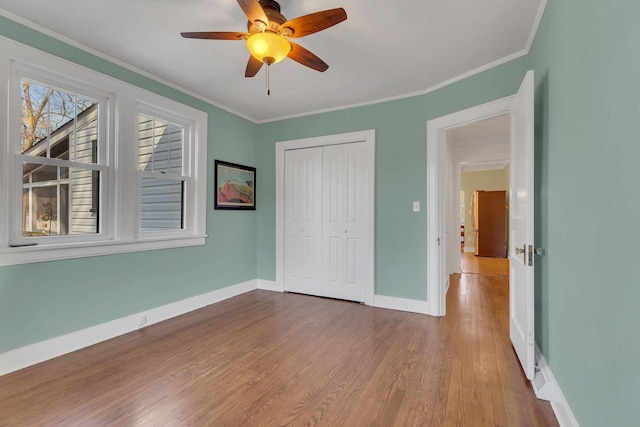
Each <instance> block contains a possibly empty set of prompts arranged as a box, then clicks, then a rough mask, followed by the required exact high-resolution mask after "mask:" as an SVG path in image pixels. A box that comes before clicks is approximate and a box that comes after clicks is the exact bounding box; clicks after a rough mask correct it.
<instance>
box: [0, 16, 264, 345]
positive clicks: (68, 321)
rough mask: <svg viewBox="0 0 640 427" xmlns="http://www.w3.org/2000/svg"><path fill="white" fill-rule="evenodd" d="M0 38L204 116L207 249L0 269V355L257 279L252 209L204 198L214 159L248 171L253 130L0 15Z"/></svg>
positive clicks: (250, 125) (214, 109)
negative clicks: (223, 207)
mask: <svg viewBox="0 0 640 427" xmlns="http://www.w3.org/2000/svg"><path fill="white" fill-rule="evenodd" d="M0 35H2V36H5V37H7V38H10V39H15V40H18V41H22V42H24V43H25V44H28V45H30V46H32V47H36V48H39V49H42V50H44V51H46V52H49V53H52V54H54V55H56V56H59V57H62V58H64V59H67V60H69V61H72V62H75V63H78V64H81V65H84V66H86V67H88V68H91V69H94V70H97V71H100V72H102V73H104V74H107V75H109V76H112V77H116V78H118V79H120V80H123V81H125V82H127V83H130V84H133V85H136V86H139V87H141V88H143V89H147V90H149V91H151V92H155V93H158V94H160V95H163V96H165V97H167V98H171V99H174V100H176V101H179V102H182V103H184V104H186V105H189V106H192V107H194V108H197V109H200V110H203V111H205V112H207V113H208V114H209V121H208V156H207V157H208V158H207V163H208V165H209V173H208V175H207V183H208V189H209V191H208V193H209V194H208V200H207V233H208V235H209V237H208V238H207V243H206V245H204V246H198V247H190V248H180V249H167V250H158V251H149V252H138V253H130V254H124V255H110V256H100V257H94V258H84V259H76V260H68V261H52V262H45V263H37V264H24V265H18V266H10V267H0V353H3V352H6V351H9V350H12V349H15V348H19V347H22V346H25V345H28V344H32V343H35V342H38V341H42V340H45V339H49V338H53V337H56V336H59V335H62V334H65V333H69V332H73V331H76V330H79V329H83V328H86V327H89V326H93V325H96V324H99V323H103V322H107V321H110V320H114V319H117V318H120V317H123V316H126V315H129V314H133V313H137V312H140V311H143V310H147V309H150V308H153V307H157V306H160V305H164V304H168V303H171V302H174V301H178V300H181V299H185V298H188V297H192V296H195V295H200V294H203V293H206V292H210V291H213V290H216V289H220V288H223V287H226V286H229V285H234V284H237V283H242V282H245V281H247V280H252V279H255V278H256V275H257V272H256V233H257V232H256V212H252V211H242V212H240V211H226V212H225V211H214V210H213V199H212V197H211V194H210V193H211V189H212V188H213V175H212V173H211V168H212V165H213V160H214V159H223V160H227V161H231V162H234V163H241V164H247V165H255V163H256V150H255V141H256V138H257V133H256V132H257V125H255V124H253V123H251V122H249V121H247V120H244V119H242V118H239V117H237V116H235V115H232V114H229V113H227V112H225V111H223V110H221V109H219V108H217V107H214V106H212V105H210V104H207V103H206V102H203V101H201V100H198V99H196V98H193V97H191V96H189V95H187V94H184V93H182V92H180V91H177V90H175V89H172V88H170V87H167V86H165V85H163V84H160V83H158V82H155V81H153V80H151V79H149V78H147V77H144V76H141V75H139V74H136V73H133V72H131V71H129V70H126V69H124V68H122V67H120V66H117V65H114V64H112V63H109V62H108V61H105V60H103V59H100V58H97V57H95V56H93V55H90V54H88V53H86V52H83V51H81V50H78V49H76V48H73V47H70V46H68V45H66V44H64V43H61V42H59V41H56V40H53V39H51V38H50V37H47V36H44V35H42V34H40V33H37V32H35V31H33V30H30V29H28V28H26V27H24V26H22V25H20V24H16V23H15V22H12V21H10V20H7V19H5V18H2V17H0ZM230 142H232V143H230ZM259 173H260V171H259V170H258V174H259ZM258 176H259V175H258ZM3 208H4V207H3Z"/></svg>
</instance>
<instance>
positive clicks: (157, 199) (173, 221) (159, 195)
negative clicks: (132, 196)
mask: <svg viewBox="0 0 640 427" xmlns="http://www.w3.org/2000/svg"><path fill="white" fill-rule="evenodd" d="M140 194H141V200H140V230H141V231H155V230H180V229H182V228H183V225H184V224H183V200H184V183H183V181H176V180H173V179H163V178H154V177H141V179H140Z"/></svg>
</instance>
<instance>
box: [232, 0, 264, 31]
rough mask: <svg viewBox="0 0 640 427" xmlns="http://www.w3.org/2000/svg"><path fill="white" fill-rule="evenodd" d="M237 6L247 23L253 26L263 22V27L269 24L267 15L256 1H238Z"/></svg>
mask: <svg viewBox="0 0 640 427" xmlns="http://www.w3.org/2000/svg"><path fill="white" fill-rule="evenodd" d="M238 4H239V5H240V7H241V8H242V11H243V12H244V14H245V15H247V18H249V21H251V22H253V23H254V24H255V22H256V21H261V22H264V24H265V25H267V24H268V23H269V18H267V14H266V13H265V12H264V9H263V8H262V6H261V5H260V3H258V0H238Z"/></svg>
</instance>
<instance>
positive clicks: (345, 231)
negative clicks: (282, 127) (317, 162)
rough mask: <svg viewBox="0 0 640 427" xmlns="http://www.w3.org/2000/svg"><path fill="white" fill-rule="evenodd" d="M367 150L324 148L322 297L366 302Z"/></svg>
mask: <svg viewBox="0 0 640 427" xmlns="http://www.w3.org/2000/svg"><path fill="white" fill-rule="evenodd" d="M365 149H366V147H365V144H364V143H363V142H358V143H350V144H340V145H330V146H326V147H323V162H322V163H323V201H322V206H323V233H322V234H323V238H322V253H323V256H322V264H323V268H322V277H323V280H322V284H323V286H322V295H323V296H327V297H332V298H341V299H347V300H352V301H361V302H364V300H365V280H366V270H365V266H366V258H365V257H366V244H365V240H366V233H365V226H364V224H365V219H366V212H365V201H366V191H367V188H366V185H367V183H366V150H365Z"/></svg>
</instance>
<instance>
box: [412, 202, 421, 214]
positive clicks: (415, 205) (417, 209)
mask: <svg viewBox="0 0 640 427" xmlns="http://www.w3.org/2000/svg"><path fill="white" fill-rule="evenodd" d="M413 211H414V212H420V202H419V201H415V202H413Z"/></svg>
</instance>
